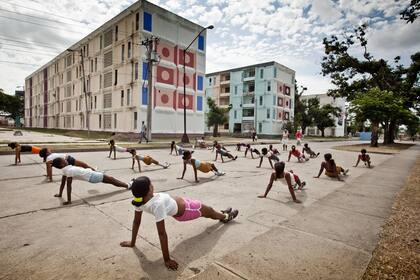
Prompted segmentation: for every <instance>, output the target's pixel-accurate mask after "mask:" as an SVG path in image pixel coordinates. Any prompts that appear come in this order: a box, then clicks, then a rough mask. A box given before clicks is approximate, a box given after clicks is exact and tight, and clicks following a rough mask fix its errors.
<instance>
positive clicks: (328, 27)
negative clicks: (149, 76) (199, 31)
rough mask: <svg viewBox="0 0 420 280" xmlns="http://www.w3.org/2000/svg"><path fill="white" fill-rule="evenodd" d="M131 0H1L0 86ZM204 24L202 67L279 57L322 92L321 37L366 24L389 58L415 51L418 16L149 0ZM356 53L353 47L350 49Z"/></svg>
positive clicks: (419, 46) (348, 4) (242, 0)
mask: <svg viewBox="0 0 420 280" xmlns="http://www.w3.org/2000/svg"><path fill="white" fill-rule="evenodd" d="M134 2H136V1H133V0H118V1H117V0H90V1H76V0H12V1H11V0H0V26H1V28H0V88H3V89H4V90H5V92H6V93H14V91H15V90H16V89H17V87H19V86H23V85H24V81H25V77H26V76H28V75H30V74H31V73H32V72H33V71H35V70H36V69H38V68H39V67H40V66H42V65H43V64H45V63H47V62H48V61H50V60H51V59H52V58H54V57H55V56H56V55H57V54H59V53H60V52H62V51H64V50H66V49H67V48H68V47H70V46H71V45H72V44H73V43H75V42H77V41H78V40H80V39H81V38H83V37H84V36H85V35H87V34H88V33H89V32H91V31H93V30H95V29H96V28H97V27H99V26H100V25H102V24H103V23H104V22H106V21H107V20H109V19H111V18H112V17H114V16H115V15H117V14H118V13H119V12H120V11H122V10H124V9H125V8H127V7H128V6H129V5H131V4H132V3H134ZM150 2H152V3H154V4H157V5H159V6H162V7H163V8H165V9H167V10H169V11H171V12H174V13H176V14H178V15H180V16H183V17H185V18H187V19H188V20H190V21H193V22H196V23H198V24H200V25H202V26H207V25H210V24H212V25H214V26H215V28H214V29H213V30H209V31H208V33H207V36H208V39H207V59H206V72H207V73H210V72H214V71H219V70H225V69H228V68H234V67H240V66H246V65H249V64H255V63H262V62H267V61H272V60H274V61H277V62H279V63H281V64H283V65H285V66H287V67H289V68H291V69H293V70H295V71H296V80H297V82H298V85H300V86H304V87H307V88H308V90H307V91H306V92H305V94H319V93H325V92H326V91H327V90H328V89H329V88H332V84H331V83H330V80H329V79H328V77H323V76H322V74H321V66H320V63H321V60H322V56H323V54H324V52H323V45H322V39H323V38H324V37H328V36H331V35H342V34H344V33H345V32H347V31H349V30H352V29H353V28H355V27H357V26H358V25H360V24H362V23H367V24H368V25H369V29H368V33H367V38H368V50H369V52H370V53H371V54H372V55H373V56H374V57H382V58H385V59H387V60H390V61H392V60H393V58H394V57H395V56H401V57H402V62H403V63H405V64H407V63H409V56H410V55H411V54H413V53H414V52H416V51H420V21H419V20H418V21H416V22H415V23H414V24H407V23H406V22H405V21H403V20H401V19H400V15H399V13H400V12H401V11H402V10H403V9H404V8H405V7H406V6H407V5H408V3H409V2H410V1H409V0H406V1H394V0H379V1H370V0H358V1H356V0H279V1H277V0H207V1H203V0H151V1H150ZM355 53H357V51H356V52H355Z"/></svg>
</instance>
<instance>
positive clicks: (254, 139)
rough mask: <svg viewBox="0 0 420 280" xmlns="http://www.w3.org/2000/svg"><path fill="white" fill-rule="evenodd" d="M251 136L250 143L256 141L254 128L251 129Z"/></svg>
mask: <svg viewBox="0 0 420 280" xmlns="http://www.w3.org/2000/svg"><path fill="white" fill-rule="evenodd" d="M251 135H252V142H255V141H257V132H256V131H255V128H253V129H252V131H251Z"/></svg>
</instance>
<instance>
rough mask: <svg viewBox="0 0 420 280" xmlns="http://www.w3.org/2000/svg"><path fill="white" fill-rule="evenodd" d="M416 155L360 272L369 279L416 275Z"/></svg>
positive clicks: (419, 178)
mask: <svg viewBox="0 0 420 280" xmlns="http://www.w3.org/2000/svg"><path fill="white" fill-rule="evenodd" d="M419 186H420V158H419V157H418V158H417V162H416V165H415V166H414V168H413V169H412V170H411V174H410V176H409V177H408V180H407V183H406V184H405V186H404V187H403V188H402V190H401V192H400V193H399V195H398V196H397V198H396V200H395V202H394V205H393V207H392V209H393V210H392V213H391V216H390V217H389V220H388V222H387V223H386V224H385V226H384V227H383V229H382V232H381V234H380V240H379V244H378V246H377V247H376V249H375V251H374V252H373V256H372V259H371V261H370V263H369V265H368V267H367V269H366V272H365V274H364V275H363V277H362V279H363V280H370V279H420V240H419V239H420V236H419V232H420V207H419V205H420V187H419Z"/></svg>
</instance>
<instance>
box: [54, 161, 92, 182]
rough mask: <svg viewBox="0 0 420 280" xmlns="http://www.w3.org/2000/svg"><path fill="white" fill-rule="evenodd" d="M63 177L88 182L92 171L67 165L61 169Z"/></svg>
mask: <svg viewBox="0 0 420 280" xmlns="http://www.w3.org/2000/svg"><path fill="white" fill-rule="evenodd" d="M61 170H62V171H63V175H64V176H67V177H73V178H74V179H78V180H83V181H89V179H90V175H92V173H93V172H95V171H93V170H92V169H89V168H82V167H79V166H73V165H67V166H65V167H64V168H63V169H61Z"/></svg>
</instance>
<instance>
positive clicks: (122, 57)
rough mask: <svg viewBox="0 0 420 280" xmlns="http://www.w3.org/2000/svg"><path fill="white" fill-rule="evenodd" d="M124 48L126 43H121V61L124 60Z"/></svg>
mask: <svg viewBox="0 0 420 280" xmlns="http://www.w3.org/2000/svg"><path fill="white" fill-rule="evenodd" d="M124 49H125V45H121V62H124Z"/></svg>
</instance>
